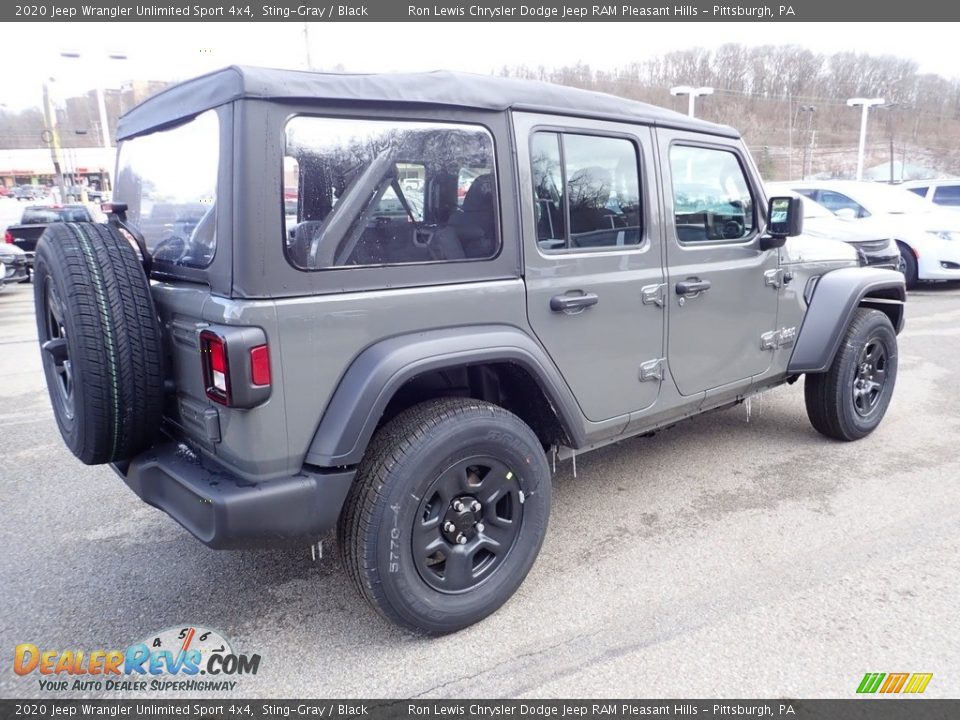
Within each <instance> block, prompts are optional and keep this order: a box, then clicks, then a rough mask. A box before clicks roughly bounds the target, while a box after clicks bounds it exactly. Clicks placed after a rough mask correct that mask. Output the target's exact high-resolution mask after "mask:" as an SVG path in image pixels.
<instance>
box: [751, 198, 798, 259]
mask: <svg viewBox="0 0 960 720" xmlns="http://www.w3.org/2000/svg"><path fill="white" fill-rule="evenodd" d="M802 232H803V200H801V199H800V198H798V197H789V196H787V197H772V198H770V202H769V204H768V205H767V234H766V235H764V236H762V237H761V238H760V249H761V250H770V249H772V248H778V247H783V244H784V243H785V242H786V241H787V238H788V237H796V236H797V235H799V234H800V233H802Z"/></svg>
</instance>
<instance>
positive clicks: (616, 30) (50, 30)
mask: <svg viewBox="0 0 960 720" xmlns="http://www.w3.org/2000/svg"><path fill="white" fill-rule="evenodd" d="M303 27H304V25H303V23H223V24H213V23H77V24H72V25H71V24H67V23H43V24H16V25H13V24H8V25H7V26H6V28H5V31H4V39H3V45H4V58H5V61H4V72H3V81H2V84H0V106H5V108H6V109H9V110H18V109H20V108H23V107H29V106H38V105H39V104H40V100H41V87H42V83H43V80H44V79H45V78H51V77H52V78H55V79H56V81H57V82H56V86H57V87H58V90H57V94H58V95H59V96H61V97H64V96H69V95H73V94H75V93H78V92H82V91H84V90H88V89H90V88H92V87H94V84H95V83H96V82H98V80H99V81H100V82H101V83H102V85H103V86H104V87H119V85H120V84H121V83H123V82H125V81H128V80H130V79H132V78H139V79H149V80H175V79H183V78H187V77H191V76H193V75H198V74H200V73H203V72H206V71H209V70H212V69H215V68H218V67H222V66H224V65H230V64H232V63H242V64H253V65H266V66H270V67H289V68H304V67H305V66H306V53H305V41H304V31H303ZM309 40H310V55H311V60H312V62H313V65H314V66H315V67H323V68H327V69H329V68H332V67H334V66H336V65H338V64H340V65H343V66H344V67H345V68H346V69H347V70H351V71H358V72H391V71H407V70H436V69H445V70H465V71H470V72H478V73H489V72H491V71H492V70H495V69H498V68H500V67H501V66H502V65H504V64H506V65H510V66H513V65H521V64H522V65H528V66H531V67H536V66H539V65H544V66H547V67H557V66H560V65H566V64H574V63H576V62H578V61H581V62H585V63H588V64H590V65H591V66H592V67H594V68H613V67H616V66H619V65H626V64H628V63H630V62H635V61H640V60H644V59H646V58H648V57H650V56H653V55H659V54H662V53H665V52H669V51H671V50H679V49H685V48H690V47H709V48H713V47H717V46H719V45H721V44H723V43H726V42H737V43H743V44H746V45H760V44H796V45H801V46H804V47H808V48H810V49H811V50H814V51H818V52H823V53H832V52H838V51H841V50H855V51H858V52H866V53H871V54H877V55H880V54H892V55H897V56H899V57H904V58H909V59H912V60H915V61H916V62H917V63H918V64H919V65H920V68H921V70H922V71H925V72H934V73H939V74H941V75H944V76H946V77H954V76H957V75H960V71H958V70H957V69H956V68H957V61H956V57H957V56H956V44H957V26H956V24H954V23H906V24H903V23H782V24H774V23H756V22H755V23H706V22H704V23H689V22H683V23H660V22H658V23H649V24H644V23H542V24H538V23H470V22H464V23H420V24H418V23H334V24H325V23H311V24H310V28H309ZM64 50H67V51H78V52H79V53H80V54H81V57H80V58H79V59H65V58H62V57H60V52H61V51H64ZM111 52H119V53H123V54H126V55H127V58H128V59H126V60H120V61H117V60H112V61H111V60H107V59H106V55H107V54H108V53H111Z"/></svg>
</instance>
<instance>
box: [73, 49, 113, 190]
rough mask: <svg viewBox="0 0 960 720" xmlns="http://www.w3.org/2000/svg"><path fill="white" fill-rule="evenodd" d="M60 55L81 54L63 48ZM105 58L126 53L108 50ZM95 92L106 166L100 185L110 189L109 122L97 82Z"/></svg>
mask: <svg viewBox="0 0 960 720" xmlns="http://www.w3.org/2000/svg"><path fill="white" fill-rule="evenodd" d="M60 57H62V58H67V59H70V60H79V59H80V58H81V57H82V56H81V54H80V53H79V52H77V51H76V50H65V51H63V52H61V53H60ZM106 59H107V60H126V59H127V55H126V53H122V52H109V53H107V56H106ZM95 91H96V93H97V111H98V113H99V115H100V141H101V143H102V144H103V155H104V158H103V161H102V162H103V167H104V168H107V171H106V173H105V175H104V177H103V180H104V183H103V184H104V185H105V186H106V187H101V188H100V189H101V190H112V189H113V188H112V187H111V186H110V171H109V168H110V167H111V166H112V165H113V147H112V146H111V144H110V123H109V121H108V120H107V102H106V99H105V97H104V95H105V93H104V90H103V88H102V87H101V86H100V83H97V86H96V88H95Z"/></svg>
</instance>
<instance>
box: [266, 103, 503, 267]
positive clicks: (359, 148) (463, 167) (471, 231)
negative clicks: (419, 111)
mask: <svg viewBox="0 0 960 720" xmlns="http://www.w3.org/2000/svg"><path fill="white" fill-rule="evenodd" d="M283 184H284V197H285V199H284V223H285V227H284V232H283V239H284V240H283V241H284V246H285V250H286V254H287V258H288V260H289V261H290V262H291V263H292V264H293V265H294V266H295V267H297V268H300V269H302V270H323V269H328V268H342V267H362V266H377V265H403V264H411V263H436V262H460V261H468V260H486V259H490V258H493V257H495V256H496V255H497V253H498V252H499V250H500V232H499V218H498V206H499V203H498V200H497V198H498V196H497V183H496V169H495V166H494V155H493V138H492V137H491V135H490V133H489V132H488V131H487V130H486V129H485V128H483V127H480V126H475V125H465V124H452V123H449V124H448V123H433V122H430V123H428V122H412V121H411V122H404V121H389V122H385V121H376V120H356V119H339V118H321V117H306V116H301V117H296V118H293V119H292V120H290V122H289V123H287V128H286V152H285V155H284V166H283Z"/></svg>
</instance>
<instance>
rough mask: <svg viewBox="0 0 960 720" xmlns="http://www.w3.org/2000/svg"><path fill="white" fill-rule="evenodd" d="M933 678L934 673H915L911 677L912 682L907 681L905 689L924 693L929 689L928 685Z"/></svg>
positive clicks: (905, 690)
mask: <svg viewBox="0 0 960 720" xmlns="http://www.w3.org/2000/svg"><path fill="white" fill-rule="evenodd" d="M932 678H933V673H914V674H913V675H912V676H911V677H910V682H909V683H907V687H906V688H905V689H904V692H905V693H922V692H923V691H924V690H926V689H927V685H929V684H930V680H931V679H932Z"/></svg>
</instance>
